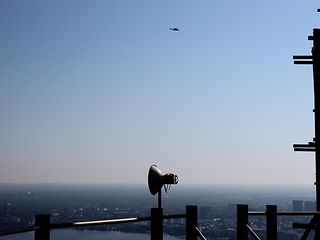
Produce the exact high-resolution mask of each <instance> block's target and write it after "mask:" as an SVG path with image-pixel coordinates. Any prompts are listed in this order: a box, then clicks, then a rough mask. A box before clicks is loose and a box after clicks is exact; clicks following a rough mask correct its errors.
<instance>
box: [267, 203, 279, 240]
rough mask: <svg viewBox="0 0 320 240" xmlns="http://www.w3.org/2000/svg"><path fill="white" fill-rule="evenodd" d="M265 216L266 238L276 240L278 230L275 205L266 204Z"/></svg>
mask: <svg viewBox="0 0 320 240" xmlns="http://www.w3.org/2000/svg"><path fill="white" fill-rule="evenodd" d="M266 218H267V240H277V239H278V231H277V224H278V219H277V206H276V205H267V209H266Z"/></svg>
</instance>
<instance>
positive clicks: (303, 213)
mask: <svg viewBox="0 0 320 240" xmlns="http://www.w3.org/2000/svg"><path fill="white" fill-rule="evenodd" d="M248 215H250V216H263V215H266V212H262V211H261V212H259V211H257V212H248ZM314 215H318V216H320V212H277V216H314Z"/></svg>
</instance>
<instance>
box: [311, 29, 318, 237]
mask: <svg viewBox="0 0 320 240" xmlns="http://www.w3.org/2000/svg"><path fill="white" fill-rule="evenodd" d="M312 56H313V82H314V83H313V84H314V124H315V148H316V149H315V164H316V182H315V185H316V201H317V211H318V212H319V211H320V122H319V121H320V96H319V90H320V29H313V49H312ZM316 223H317V225H318V226H317V227H316V230H315V239H320V231H319V219H317V221H316Z"/></svg>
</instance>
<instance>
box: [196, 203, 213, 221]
mask: <svg viewBox="0 0 320 240" xmlns="http://www.w3.org/2000/svg"><path fill="white" fill-rule="evenodd" d="M212 216H213V214H212V209H211V207H203V206H200V208H199V217H200V218H202V219H210V218H212Z"/></svg>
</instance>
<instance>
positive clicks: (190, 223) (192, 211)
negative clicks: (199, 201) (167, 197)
mask: <svg viewBox="0 0 320 240" xmlns="http://www.w3.org/2000/svg"><path fill="white" fill-rule="evenodd" d="M196 227H198V208H197V206H190V205H188V206H186V240H197V230H196Z"/></svg>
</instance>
